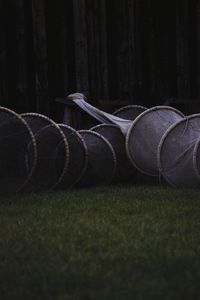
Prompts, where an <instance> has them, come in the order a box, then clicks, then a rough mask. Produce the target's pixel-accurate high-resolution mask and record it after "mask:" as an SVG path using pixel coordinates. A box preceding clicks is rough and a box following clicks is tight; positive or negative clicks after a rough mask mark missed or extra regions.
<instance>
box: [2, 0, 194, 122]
mask: <svg viewBox="0 0 200 300" xmlns="http://www.w3.org/2000/svg"><path fill="white" fill-rule="evenodd" d="M0 25H1V26H0V38H1V42H0V105H2V106H7V107H10V108H12V109H14V110H16V111H18V112H25V111H37V112H41V113H45V114H47V115H49V116H52V117H54V118H59V116H60V112H61V107H60V106H59V105H58V104H56V103H55V101H54V99H55V98H56V97H63V96H64V95H66V94H68V93H71V92H74V91H79V92H83V93H85V94H86V95H87V96H89V97H90V98H91V99H92V103H93V104H94V105H103V104H104V105H108V106H109V105H111V106H112V107H117V106H119V105H123V104H124V105H125V104H127V103H137V104H141V105H146V106H152V105H158V104H162V103H163V101H165V99H168V98H174V97H175V98H184V99H185V98H187V99H190V98H195V99H198V98H200V34H199V32H200V0H194V1H191V0H174V1H171V0H170V1H168V0H164V1H160V0H115V1H110V0H58V1H48V0H32V1H31V0H2V1H1V2H0ZM193 107H194V106H193ZM199 108H200V105H199V102H198V100H197V101H196V106H195V109H194V110H198V109H199Z"/></svg>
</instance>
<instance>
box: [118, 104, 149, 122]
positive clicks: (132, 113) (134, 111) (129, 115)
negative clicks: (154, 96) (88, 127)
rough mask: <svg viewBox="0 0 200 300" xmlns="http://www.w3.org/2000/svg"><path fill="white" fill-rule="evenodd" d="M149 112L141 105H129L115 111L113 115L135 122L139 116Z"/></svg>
mask: <svg viewBox="0 0 200 300" xmlns="http://www.w3.org/2000/svg"><path fill="white" fill-rule="evenodd" d="M145 110H147V108H146V107H144V106H141V105H127V106H124V107H121V108H119V109H117V110H116V111H114V113H113V115H114V116H117V117H119V118H122V119H126V120H132V121H133V120H135V118H136V117H137V116H139V115H140V114H141V113H143V112H144V111H145Z"/></svg>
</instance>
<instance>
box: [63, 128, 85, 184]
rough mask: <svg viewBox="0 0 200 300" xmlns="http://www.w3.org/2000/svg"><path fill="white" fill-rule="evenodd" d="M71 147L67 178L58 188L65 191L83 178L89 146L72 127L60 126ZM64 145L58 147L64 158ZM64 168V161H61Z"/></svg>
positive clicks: (65, 177)
mask: <svg viewBox="0 0 200 300" xmlns="http://www.w3.org/2000/svg"><path fill="white" fill-rule="evenodd" d="M58 125H59V127H60V129H61V130H62V131H63V133H64V135H65V136H66V139H67V141H68V145H69V165H68V169H67V172H66V173H65V176H64V177H63V179H62V181H61V182H60V184H59V185H58V186H57V188H60V189H65V188H68V187H72V186H74V185H75V184H76V183H77V182H78V181H79V180H80V178H81V177H82V176H83V174H84V172H85V170H86V167H87V161H88V157H87V146H86V144H85V141H84V139H83V138H82V136H81V135H80V134H79V133H78V132H77V131H76V130H75V129H74V128H72V127H70V126H68V125H65V124H58ZM62 153H63V145H62V144H60V145H59V147H58V155H59V157H62ZM60 163H61V166H60V167H62V160H60Z"/></svg>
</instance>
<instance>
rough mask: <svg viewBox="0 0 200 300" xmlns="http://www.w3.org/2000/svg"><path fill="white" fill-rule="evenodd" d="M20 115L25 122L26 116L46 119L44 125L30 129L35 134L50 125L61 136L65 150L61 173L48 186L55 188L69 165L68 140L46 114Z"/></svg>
mask: <svg viewBox="0 0 200 300" xmlns="http://www.w3.org/2000/svg"><path fill="white" fill-rule="evenodd" d="M21 117H22V118H24V120H25V121H26V122H28V120H27V118H28V117H30V118H32V117H33V118H38V119H40V120H43V121H46V125H44V126H43V127H39V126H38V127H37V128H36V130H33V129H32V130H33V133H34V134H35V135H37V134H38V133H39V132H40V130H41V129H42V128H45V126H49V125H52V126H53V127H54V128H55V129H56V130H57V132H58V133H59V134H60V136H61V139H62V141H63V144H64V150H65V162H64V166H63V170H62V173H61V175H60V176H59V178H58V180H57V182H55V184H54V185H53V186H52V187H51V188H49V189H50V190H52V189H55V188H57V186H58V185H59V184H60V182H62V180H63V178H64V176H65V174H66V172H67V169H68V165H69V155H70V154H69V145H68V141H67V139H66V136H65V135H64V133H63V131H62V130H61V129H60V127H59V125H58V124H57V123H55V122H54V121H53V120H52V119H50V118H48V117H47V116H44V115H42V114H38V113H24V114H21ZM29 126H30V128H31V127H32V126H31V125H29ZM36 144H37V139H36ZM38 155H39V153H38Z"/></svg>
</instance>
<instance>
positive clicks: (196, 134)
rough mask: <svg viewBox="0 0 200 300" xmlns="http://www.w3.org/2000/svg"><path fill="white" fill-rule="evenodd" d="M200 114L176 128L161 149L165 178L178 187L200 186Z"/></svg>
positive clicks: (159, 159) (166, 136) (166, 137)
mask: <svg viewBox="0 0 200 300" xmlns="http://www.w3.org/2000/svg"><path fill="white" fill-rule="evenodd" d="M199 158H200V114H196V115H191V116H188V117H185V118H184V119H182V120H180V121H179V122H178V123H176V124H174V125H172V126H171V127H170V128H169V129H168V130H167V131H166V133H165V134H164V136H163V137H162V139H161V142H160V145H159V148H158V165H159V170H160V173H161V175H162V176H163V178H164V179H165V180H166V181H167V182H168V183H170V184H171V185H174V186H177V187H200V159H199Z"/></svg>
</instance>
